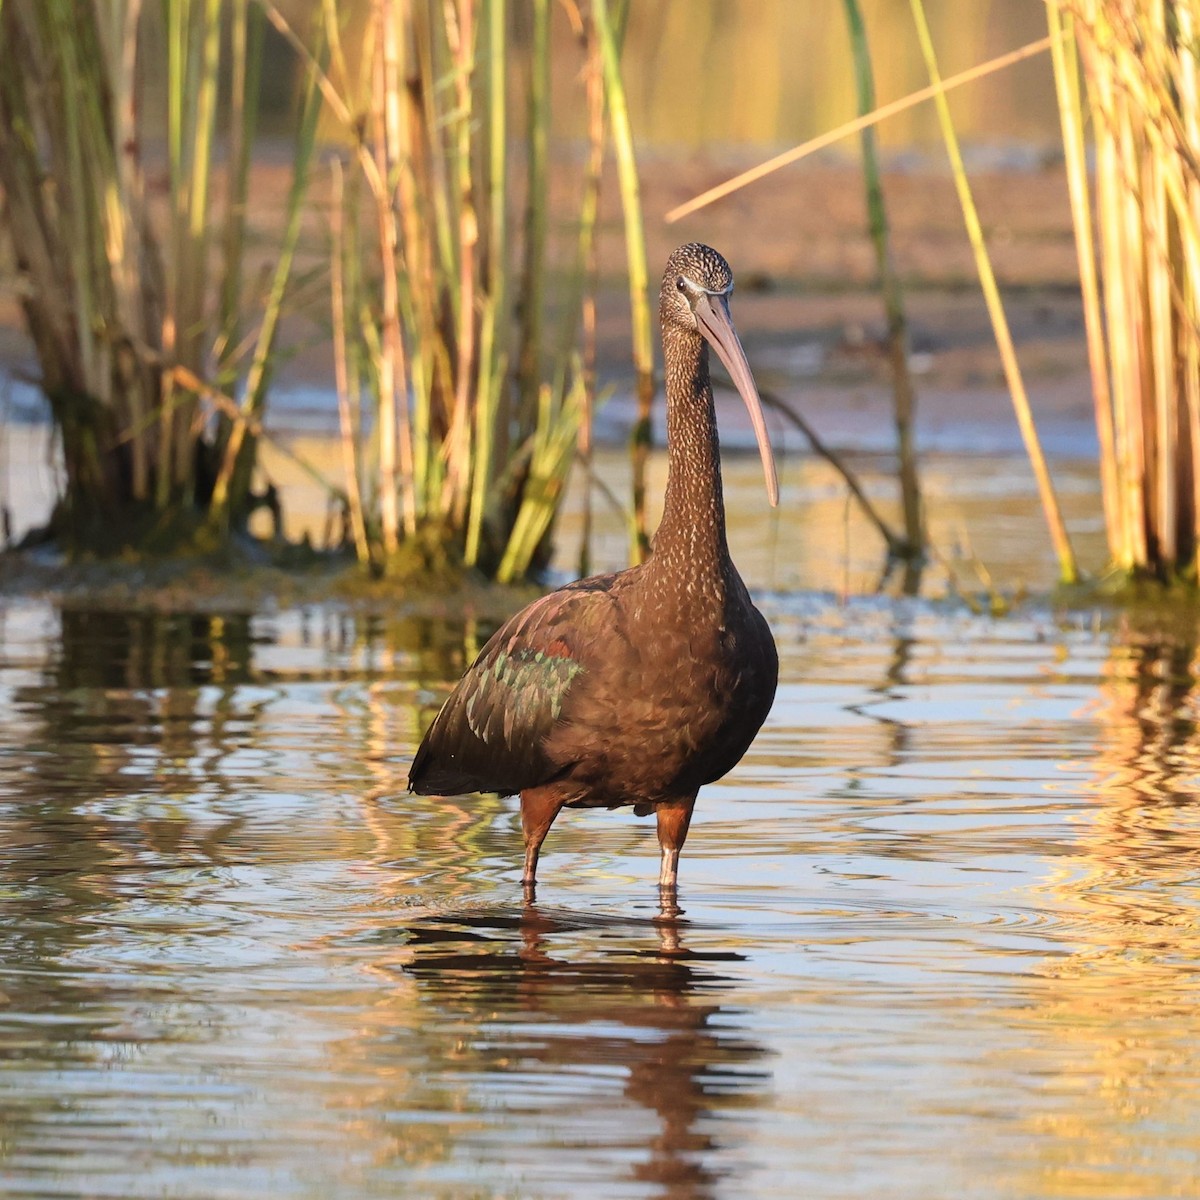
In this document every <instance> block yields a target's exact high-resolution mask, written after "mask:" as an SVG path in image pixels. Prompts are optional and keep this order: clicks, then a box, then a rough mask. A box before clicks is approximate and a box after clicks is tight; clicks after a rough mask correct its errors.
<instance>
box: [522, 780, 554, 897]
mask: <svg viewBox="0 0 1200 1200" xmlns="http://www.w3.org/2000/svg"><path fill="white" fill-rule="evenodd" d="M562 806H563V802H562V797H561V796H560V795H559V792H558V789H557V788H554V787H544V788H530V789H529V790H528V791H525V792H522V793H521V828H522V830H524V833H525V870H524V873H523V874H522V875H521V882H522V883H523V884H524V885H525V889H526V891H529V890H530V889H532V887H533V885H534V884H535V883H537V863H538V851H540V850H541V848H542V843H543V842H544V841H545V840H546V834H548V833H549V832H550V826H551V825H553V824H554V818H555V817H557V816H558V814H559V812H560V811H561V809H562Z"/></svg>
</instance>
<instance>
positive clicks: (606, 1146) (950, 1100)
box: [0, 596, 1200, 1200]
mask: <svg viewBox="0 0 1200 1200" xmlns="http://www.w3.org/2000/svg"><path fill="white" fill-rule="evenodd" d="M763 603H764V607H765V608H766V610H767V611H768V613H769V615H770V618H771V620H772V623H773V625H774V627H775V630H776V636H777V639H778V641H779V645H780V651H781V659H782V681H781V687H780V693H779V700H778V703H777V704H776V707H775V710H774V713H773V714H772V716H771V718H770V720H769V722H768V724H767V726H766V727H765V729H764V731H763V733H762V735H761V736H760V737H759V739H758V741H757V742H756V743H755V745H754V747H753V748H752V750H751V751H750V753H749V754H748V755H747V757H746V759H745V760H744V762H743V763H742V765H741V766H740V767H739V768H738V769H737V770H736V771H735V772H734V773H733V774H731V775H730V776H729V777H728V778H727V779H726V780H724V781H722V782H721V783H719V784H716V785H713V786H711V787H709V788H708V789H706V790H705V791H704V792H703V793H702V795H701V800H700V804H699V807H698V815H697V820H696V822H695V824H694V825H693V832H692V835H691V837H690V839H689V841H688V845H687V848H686V851H685V854H684V857H683V860H682V869H681V889H680V896H679V905H680V908H681V910H682V911H681V912H679V913H671V912H666V913H663V912H660V909H659V903H658V899H657V894H656V888H655V880H656V878H657V848H656V846H655V843H654V836H653V827H652V823H651V822H648V821H639V820H638V819H636V818H634V817H633V816H631V815H625V814H608V813H580V814H576V813H568V814H564V816H563V817H562V819H561V820H560V822H559V824H558V826H557V827H556V829H555V830H554V832H553V833H552V834H551V836H550V838H549V840H548V842H547V845H546V850H545V853H544V856H543V865H542V868H541V876H542V883H541V887H540V891H539V895H538V899H537V903H536V904H535V905H534V906H531V907H526V906H524V905H523V904H522V902H521V898H520V886H519V866H520V853H519V847H520V836H519V826H518V820H517V816H516V811H515V806H514V804H513V803H512V802H511V801H500V800H494V799H478V798H465V799H461V800H449V801H443V802H439V801H435V800H429V799H421V798H416V797H409V796H407V795H405V793H404V791H403V778H404V774H405V769H406V765H407V761H408V758H409V756H410V755H411V753H412V749H413V746H414V739H415V738H416V736H417V731H418V729H419V728H421V727H422V725H423V723H424V722H426V721H428V719H429V717H430V715H431V714H432V712H433V710H434V708H435V707H436V705H437V703H438V702H439V701H440V699H441V698H442V697H443V695H444V694H445V691H446V688H447V681H448V680H450V679H451V678H453V677H455V675H456V674H457V672H458V671H459V670H460V669H461V667H462V665H463V662H464V659H465V656H466V655H467V654H469V653H472V652H473V650H474V647H476V646H477V645H478V644H479V643H480V640H481V639H482V638H483V637H484V636H485V635H486V633H487V632H488V630H487V628H486V627H484V626H482V625H481V624H479V623H475V622H471V621H469V620H452V621H431V620H428V619H417V618H410V619H405V618H401V617H397V618H395V619H391V620H383V619H369V618H363V617H351V616H348V615H345V614H340V613H337V612H334V611H331V610H326V609H314V610H309V611H296V612H282V613H278V614H268V615H261V614H260V615H250V614H245V613H237V612H230V613H224V614H220V615H216V616H202V617H200V616H187V615H172V614H151V613H133V614H130V613H123V612H96V611H88V610H72V609H70V608H66V609H59V608H56V607H53V606H51V605H49V604H46V603H42V602H40V601H13V600H10V601H7V602H6V603H5V605H4V607H2V608H0V703H2V704H3V707H4V712H5V720H4V722H3V724H2V725H0V837H2V839H3V845H4V854H3V855H2V856H0V1192H2V1194H4V1195H6V1196H13V1197H16V1196H22V1197H24V1196H39V1197H40V1196H89V1197H130V1198H137V1197H152V1196H153V1197H157V1196H163V1195H170V1196H174V1197H189V1198H190V1197H195V1198H197V1200H199V1198H205V1200H208V1198H218V1197H253V1196H261V1195H271V1196H274V1197H283V1198H290V1197H327V1196H332V1195H338V1196H355V1197H358V1196H361V1197H376V1196H377V1197H394V1196H398V1195H430V1196H520V1197H541V1196H546V1197H549V1196H563V1195H578V1196H595V1197H709V1196H711V1197H743V1196H768V1195H784V1194H788V1195H805V1196H809V1197H862V1196H881V1195H887V1196H889V1197H904V1198H909V1197H911V1198H912V1200H918V1198H927V1197H1030V1198H1033V1197H1048V1196H1096V1197H1098V1196H1114V1197H1115V1196H1122V1197H1129V1196H1147V1197H1149V1196H1170V1195H1192V1194H1195V1189H1196V1184H1197V1179H1198V1178H1200V1164H1198V1161H1197V1151H1198V1150H1200V1135H1198V1134H1197V1129H1200V1006H1198V1005H1197V1004H1196V997H1197V983H1198V980H1197V964H1198V962H1200V958H1198V951H1200V942H1198V938H1197V916H1198V911H1197V910H1198V900H1200V892H1198V888H1197V879H1198V877H1200V860H1198V854H1197V844H1198V842H1197V839H1198V836H1200V817H1198V811H1200V810H1198V809H1197V806H1196V802H1195V787H1196V774H1197V769H1198V758H1197V749H1196V747H1197V733H1196V723H1195V722H1196V711H1195V710H1196V692H1195V667H1194V663H1195V657H1196V638H1197V631H1196V629H1195V628H1194V627H1193V626H1192V625H1191V624H1190V623H1189V622H1188V621H1175V622H1173V624H1172V626H1171V627H1170V628H1162V627H1160V626H1159V625H1156V624H1154V623H1152V622H1151V623H1138V622H1134V621H1131V620H1109V621H1099V620H1097V619H1094V618H1092V617H1090V616H1089V617H1084V616H1079V615H1061V614H1055V613H1054V612H1052V611H1050V610H1049V609H1044V608H1037V607H1031V608H1027V609H1024V610H1022V611H1021V612H1020V613H1019V614H1017V615H1015V616H1011V617H1008V618H1005V619H1003V620H992V619H988V618H983V617H978V616H973V615H971V614H970V613H968V612H966V611H964V610H962V609H961V608H960V607H956V606H954V605H952V604H948V603H945V604H932V603H928V602H907V603H906V602H884V601H866V600H860V601H854V602H851V603H848V604H839V603H838V602H837V601H835V600H832V599H828V598H825V597H823V596H792V597H788V598H779V597H771V596H768V597H766V598H765V600H764V601H763Z"/></svg>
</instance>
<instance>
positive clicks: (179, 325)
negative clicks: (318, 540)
mask: <svg viewBox="0 0 1200 1200" xmlns="http://www.w3.org/2000/svg"><path fill="white" fill-rule="evenodd" d="M0 35H2V37H3V41H4V45H5V49H6V52H7V57H8V62H9V66H8V69H6V71H5V72H3V75H2V77H0V182H2V183H3V185H4V190H5V194H6V198H7V205H6V209H5V219H6V224H7V227H8V232H9V234H10V237H11V240H12V243H13V247H14V253H15V257H16V261H17V266H18V269H19V270H20V272H21V274H22V276H23V277H24V286H23V296H24V308H25V315H26V321H27V326H28V329H29V332H30V334H31V336H32V339H33V342H34V346H35V350H36V352H37V356H38V360H39V365H40V370H41V382H42V387H43V389H44V391H45V393H46V395H47V397H48V400H49V403H50V408H51V412H52V415H53V417H54V420H55V424H56V427H57V430H58V434H59V437H60V440H61V445H62V452H63V460H64V465H65V468H66V470H65V490H64V495H63V497H62V499H61V503H60V504H59V506H58V510H57V514H56V519H55V526H56V531H57V532H58V533H59V535H60V536H61V537H62V538H63V539H64V540H65V541H66V542H67V543H69V544H73V545H74V546H75V547H76V548H77V549H81V550H87V549H104V548H108V549H113V548H117V547H120V546H122V545H135V546H137V545H141V546H146V547H155V546H158V547H166V546H171V545H177V544H178V543H179V541H180V539H186V538H189V537H193V536H195V535H196V534H197V533H198V532H199V530H200V528H201V526H202V525H203V524H204V523H205V522H206V521H207V522H209V524H210V528H211V529H212V530H213V531H214V532H215V533H216V534H217V535H218V536H221V535H223V533H224V531H225V530H227V529H228V528H229V527H230V525H231V524H234V525H236V524H241V523H243V522H244V520H245V517H246V513H247V511H248V507H249V505H250V502H251V496H250V485H251V476H250V469H249V468H250V466H251V465H252V454H251V453H249V451H246V452H243V451H242V449H241V448H242V447H243V446H252V445H253V441H254V435H253V434H252V433H251V432H250V430H251V429H252V428H254V427H257V426H256V422H257V418H258V416H259V415H260V414H261V412H262V409H263V406H264V403H265V391H266V385H267V381H268V379H269V367H268V364H269V362H270V360H271V356H272V352H273V349H274V342H275V334H276V331H277V328H278V318H279V313H280V311H281V308H282V305H283V303H284V299H285V296H286V292H287V285H288V281H289V275H290V267H291V255H290V253H288V252H287V248H286V247H285V253H284V254H283V255H282V256H281V258H280V265H279V268H278V269H277V271H276V273H275V278H274V280H273V282H272V286H271V289H270V292H269V294H268V296H267V297H266V298H265V300H263V299H262V298H260V297H259V296H258V295H256V293H255V290H254V288H253V287H250V286H248V283H247V279H246V269H245V262H244V258H245V252H244V246H245V222H246V204H245V200H246V193H247V186H248V183H247V181H248V171H249V155H250V148H251V145H252V142H253V136H254V129H255V124H256V116H257V79H258V76H259V71H260V65H259V63H260V53H261V46H262V21H261V15H260V14H259V13H257V11H256V10H254V9H253V8H252V7H251V6H250V5H248V4H247V3H246V2H245V0H234V2H233V3H231V4H225V5H223V4H221V3H219V2H218V0H164V3H163V4H162V5H161V6H153V8H151V7H149V6H146V5H144V4H143V2H142V0H112V2H111V3H109V4H106V5H78V4H75V3H73V2H71V0H43V2H39V3H36V4H35V3H31V2H23V3H22V2H15V3H9V4H6V5H5V6H4V7H3V9H2V10H0ZM160 49H161V51H162V59H163V61H165V63H166V67H167V70H166V76H165V79H164V81H163V82H164V86H165V91H166V96H165V100H166V104H165V109H166V121H165V134H166V139H165V145H166V170H167V180H168V194H167V199H166V202H165V205H160V206H159V207H161V208H162V211H161V212H160V211H155V208H156V204H157V203H158V202H157V201H155V200H153V199H152V198H151V197H150V195H149V194H148V190H147V187H146V183H145V172H144V167H143V161H142V146H143V145H144V144H145V142H146V141H147V135H148V133H149V134H152V135H157V133H158V129H157V127H150V128H148V126H147V116H146V105H145V103H144V97H143V96H142V89H143V71H144V63H143V62H142V58H143V56H146V55H155V56H156V57H157V52H158V51H159V50H160ZM226 73H227V74H226ZM225 78H228V79H229V80H230V81H231V88H230V89H229V92H230V94H229V99H228V101H227V102H226V103H225V105H224V112H223V114H222V106H221V105H219V104H218V96H219V94H220V91H221V82H222V80H223V79H225ZM312 107H313V106H312V105H310V110H311V109H312ZM314 135H315V126H314V124H313V122H312V120H311V119H308V118H306V119H304V120H302V122H301V134H300V138H299V140H298V149H297V166H296V171H295V180H296V182H295V184H294V186H293V189H292V196H291V199H290V200H289V213H288V220H289V222H292V221H294V217H295V214H296V213H297V212H298V211H299V206H300V203H301V200H302V198H303V195H304V178H305V171H304V167H305V165H306V162H307V158H308V156H309V154H310V153H311V149H312V145H313V139H314ZM218 164H221V165H218ZM222 180H223V181H224V184H225V187H224V194H223V196H221V197H220V198H219V196H218V184H219V183H220V182H221V181H222ZM217 230H219V231H220V235H221V236H220V237H219V238H214V236H213V235H214V231H217ZM292 245H293V246H294V238H293V241H292ZM248 331H249V332H248ZM246 346H249V347H250V348H251V349H250V351H247V349H246ZM186 380H198V381H200V382H201V385H202V386H200V387H199V388H197V387H195V386H193V385H192V384H191V383H187V382H185V381H186ZM238 390H241V391H242V392H243V394H244V399H243V401H242V402H241V404H240V405H239V404H237V403H234V402H232V401H231V400H230V395H231V393H234V392H236V391H238ZM216 397H219V398H220V401H221V402H220V403H218V402H217V400H216Z"/></svg>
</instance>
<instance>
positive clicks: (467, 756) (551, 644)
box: [408, 576, 620, 795]
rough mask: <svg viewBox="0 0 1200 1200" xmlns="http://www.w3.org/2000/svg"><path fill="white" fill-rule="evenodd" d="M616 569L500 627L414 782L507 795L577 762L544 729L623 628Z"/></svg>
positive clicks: (442, 719) (416, 787)
mask: <svg viewBox="0 0 1200 1200" xmlns="http://www.w3.org/2000/svg"><path fill="white" fill-rule="evenodd" d="M612 578H613V577H612V576H600V577H598V578H596V579H588V580H583V581H581V582H580V583H577V584H572V585H571V586H570V587H567V588H563V589H561V590H559V591H557V592H552V593H551V594H550V595H548V596H543V597H542V598H541V599H540V600H536V601H534V603H533V604H531V605H529V607H528V608H525V609H523V610H522V611H521V612H519V613H517V614H516V616H514V617H512V618H511V619H510V620H509V621H508V622H507V623H506V624H505V625H503V626H502V627H501V628H500V629H499V630H498V631H497V632H496V634H495V635H494V636H493V637H492V638H491V640H490V641H489V642H488V643H487V645H486V646H484V648H483V650H482V651H481V652H480V654H479V657H478V658H477V659H476V660H475V662H474V663H473V664H472V665H471V667H470V669H469V670H468V671H467V673H466V674H465V675H464V676H463V677H462V679H461V680H460V681H459V683H458V686H457V687H456V688H455V689H454V691H453V692H452V693H451V694H450V698H449V699H448V700H447V701H446V703H445V704H444V705H443V706H442V709H441V711H440V712H439V713H438V715H437V716H436V717H435V718H434V721H433V724H432V725H431V726H430V727H429V731H428V732H427V733H426V734H425V738H424V740H423V741H422V742H421V746H420V748H419V749H418V750H417V754H416V757H415V758H414V759H413V764H412V768H411V770H410V771H409V776H408V786H409V789H410V790H411V791H415V792H419V793H421V794H422V795H457V794H458V793H460V792H500V793H501V794H503V795H509V794H511V793H513V792H519V791H521V790H523V789H524V788H529V787H535V786H537V785H538V784H540V783H547V782H549V781H550V780H551V779H554V778H555V777H556V776H558V775H560V774H561V773H562V771H563V770H564V769H565V768H566V767H567V766H568V765H569V764H566V763H558V762H554V761H552V760H551V759H550V757H549V756H548V755H547V753H546V750H545V742H546V738H547V737H548V735H549V734H550V733H551V731H552V730H553V729H554V728H555V726H556V725H557V724H558V723H559V722H560V721H562V720H564V719H566V714H567V713H568V712H569V708H570V702H571V697H572V695H573V694H575V693H576V692H577V691H578V689H580V688H586V686H587V678H588V674H589V671H590V670H592V669H593V668H594V666H595V665H596V664H597V662H598V660H599V658H600V657H602V655H603V644H604V643H605V642H606V640H608V639H611V638H614V637H619V636H620V634H619V630H618V628H617V622H616V612H615V603H614V599H613V597H612V596H610V595H609V589H610V587H611V580H612Z"/></svg>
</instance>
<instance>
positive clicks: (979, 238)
mask: <svg viewBox="0 0 1200 1200" xmlns="http://www.w3.org/2000/svg"><path fill="white" fill-rule="evenodd" d="M910 5H911V8H912V13H913V20H914V22H915V24H916V27H917V39H918V41H919V42H920V45H921V53H922V56H923V57H924V59H925V65H926V69H927V70H928V72H929V80H930V84H931V86H934V87H936V86H937V85H938V84H939V83H940V82H941V77H940V73H939V70H938V65H937V55H936V52H935V51H934V47H933V40H932V38H931V36H930V33H929V24H928V22H927V20H926V18H925V7H924V3H923V0H910ZM934 103H935V105H936V107H937V113H938V122H939V124H940V125H941V129H942V138H943V140H944V142H945V144H946V152H947V154H948V156H949V158H950V167H951V171H952V173H953V176H954V184H955V188H956V190H957V192H958V199H959V205H960V207H961V208H962V212H963V219H964V221H965V223H966V226H967V235H968V237H969V238H970V241H971V249H972V252H973V254H974V256H975V266H976V269H977V271H978V273H979V281H980V285H981V287H982V289H983V295H984V300H985V301H986V303H987V308H988V315H989V317H990V318H991V322H992V330H993V333H994V336H995V338H996V346H997V349H998V350H999V352H1000V361H1001V364H1002V365H1003V368H1004V377H1005V379H1006V381H1007V383H1008V390H1009V395H1010V396H1011V398H1012V402H1013V409H1014V411H1015V413H1016V417H1017V424H1018V426H1019V427H1020V430H1021V438H1022V440H1023V441H1024V443H1025V452H1026V454H1027V455H1028V457H1029V462H1030V466H1031V467H1032V468H1033V474H1034V479H1035V481H1036V483H1037V488H1038V496H1039V498H1040V500H1041V504H1042V512H1043V514H1044V516H1045V518H1046V524H1047V526H1048V528H1049V531H1050V538H1051V541H1052V542H1053V544H1054V551H1055V554H1056V556H1057V558H1058V571H1059V578H1060V579H1061V581H1062V582H1063V583H1075V582H1076V581H1077V580H1078V578H1079V568H1078V565H1077V563H1076V561H1075V552H1074V550H1073V549H1072V546H1071V539H1070V537H1069V535H1068V533H1067V528H1066V524H1065V523H1064V521H1063V518H1062V512H1061V510H1060V508H1059V505H1058V497H1057V495H1056V494H1055V491H1054V481H1053V479H1052V478H1051V475H1050V469H1049V467H1048V466H1047V464H1046V459H1045V455H1044V454H1043V453H1042V447H1041V442H1040V439H1039V438H1038V434H1037V427H1036V425H1035V424H1034V420H1033V413H1032V411H1031V410H1030V407H1029V397H1028V395H1027V393H1026V391H1025V383H1024V380H1023V378H1022V376H1021V369H1020V364H1019V363H1018V362H1017V356H1016V349H1015V347H1014V346H1013V341H1012V333H1011V331H1010V329H1009V326H1008V319H1007V317H1006V316H1005V312H1004V304H1003V301H1002V300H1001V298H1000V289H999V287H998V286H997V283H996V276H995V273H994V272H993V270H992V264H991V259H990V258H989V256H988V252H987V245H986V243H985V241H984V237H983V227H982V225H981V223H980V220H979V213H978V210H977V209H976V207H975V199H974V196H973V194H972V191H971V185H970V182H969V181H968V179H967V173H966V168H965V166H964V164H963V160H962V152H961V150H960V149H959V144H958V135H957V133H956V132H955V129H954V121H953V118H952V117H951V115H950V106H949V102H948V101H947V99H946V95H945V92H944V90H941V91H938V92H937V93H936V95H935V97H934Z"/></svg>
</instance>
